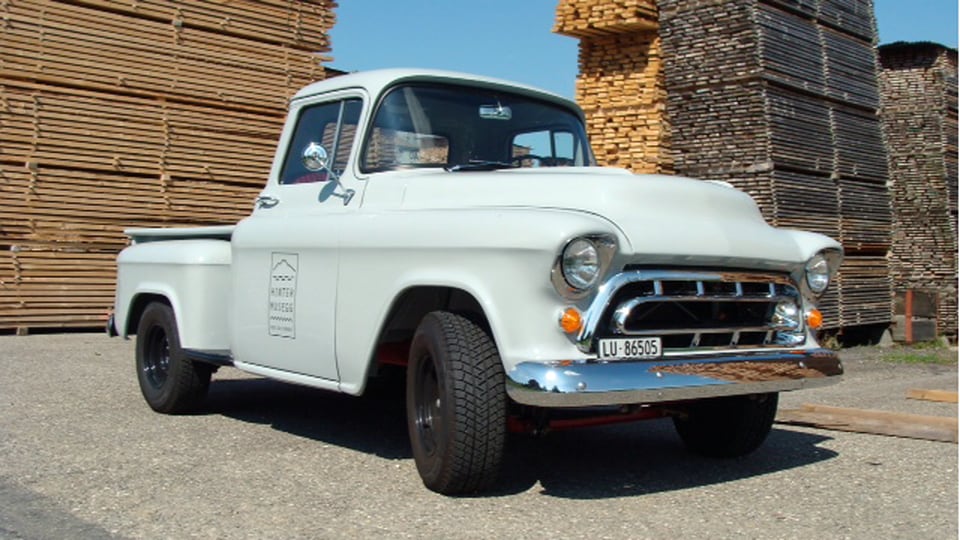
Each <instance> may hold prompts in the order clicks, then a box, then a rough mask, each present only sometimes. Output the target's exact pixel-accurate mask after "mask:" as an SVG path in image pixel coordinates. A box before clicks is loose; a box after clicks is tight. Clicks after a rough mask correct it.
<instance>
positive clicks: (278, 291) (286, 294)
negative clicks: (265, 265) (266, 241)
mask: <svg viewBox="0 0 960 540" xmlns="http://www.w3.org/2000/svg"><path fill="white" fill-rule="evenodd" d="M299 263H300V261H299V255H297V254H296V253H271V254H270V305H269V309H268V317H269V319H268V320H267V328H268V329H269V330H268V331H269V333H270V335H271V336H277V337H285V338H296V334H295V332H294V330H295V328H296V324H295V323H296V321H295V319H296V313H297V268H298V266H299Z"/></svg>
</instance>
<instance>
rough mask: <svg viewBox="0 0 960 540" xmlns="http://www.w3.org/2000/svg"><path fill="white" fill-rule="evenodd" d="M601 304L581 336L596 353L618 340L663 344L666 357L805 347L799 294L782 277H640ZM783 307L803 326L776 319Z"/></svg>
mask: <svg viewBox="0 0 960 540" xmlns="http://www.w3.org/2000/svg"><path fill="white" fill-rule="evenodd" d="M596 300H597V302H595V303H594V305H593V307H592V308H591V311H592V313H591V314H590V315H592V317H588V321H587V322H588V324H592V325H593V326H592V327H590V330H588V331H587V332H586V333H585V336H584V337H587V338H589V342H590V348H591V349H593V348H594V347H595V341H596V339H597V338H615V337H659V338H661V340H662V343H663V349H664V351H665V352H666V353H670V352H681V351H697V350H711V349H737V348H762V347H782V346H787V345H789V346H794V345H798V344H800V343H802V342H803V335H804V333H803V328H802V326H803V324H802V317H801V315H800V312H801V300H800V292H799V290H798V289H797V287H796V286H795V285H793V283H792V282H791V281H790V279H789V277H788V276H785V275H777V274H755V273H743V272H684V271H655V270H635V271H629V272H624V273H622V274H619V275H617V276H615V277H614V279H612V280H611V281H610V282H609V283H608V284H607V285H606V287H605V290H603V291H601V293H600V294H599V295H598V298H597V299H596ZM598 303H599V304H600V305H598ZM778 304H783V306H781V307H782V308H783V307H784V306H785V307H786V308H787V309H790V308H791V306H795V309H796V313H797V319H798V320H800V321H801V322H800V323H799V325H798V324H790V323H789V321H784V320H783V317H778V316H777V306H778ZM601 306H602V308H601ZM591 318H592V319H593V320H590V319H591ZM581 344H586V342H585V341H583V340H581Z"/></svg>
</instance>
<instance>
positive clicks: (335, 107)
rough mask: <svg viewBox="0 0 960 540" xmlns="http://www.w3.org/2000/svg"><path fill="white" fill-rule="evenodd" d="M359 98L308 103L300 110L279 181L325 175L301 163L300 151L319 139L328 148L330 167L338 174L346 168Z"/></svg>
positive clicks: (300, 181) (319, 179) (300, 180)
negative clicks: (309, 105) (308, 104)
mask: <svg viewBox="0 0 960 540" xmlns="http://www.w3.org/2000/svg"><path fill="white" fill-rule="evenodd" d="M360 109H361V101H360V100H359V99H347V100H344V101H336V102H333V103H324V104H321V105H313V106H311V107H307V108H305V109H303V110H302V111H301V112H300V117H299V118H298V119H297V127H296V128H294V130H293V139H292V140H291V141H290V146H289V147H288V148H287V155H286V157H285V158H284V161H283V169H282V170H281V172H280V183H281V184H303V183H308V182H322V181H324V180H326V179H327V173H326V172H325V171H320V172H314V171H309V170H307V168H306V167H304V166H303V162H302V160H301V155H302V154H303V150H304V149H305V148H306V147H307V146H309V145H310V143H320V144H322V145H323V147H324V148H326V149H327V153H328V155H329V158H330V168H331V170H333V172H334V173H336V174H337V175H340V174H342V173H343V171H344V170H345V169H346V168H347V162H348V160H349V159H350V147H351V146H352V145H353V138H354V137H355V136H356V134H357V123H358V122H359V120H360Z"/></svg>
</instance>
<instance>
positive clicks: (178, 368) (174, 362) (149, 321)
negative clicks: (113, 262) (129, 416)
mask: <svg viewBox="0 0 960 540" xmlns="http://www.w3.org/2000/svg"><path fill="white" fill-rule="evenodd" d="M136 363H137V381H138V382H139V383H140V392H141V393H143V398H144V399H145V400H146V401H147V404H148V405H150V408H151V409H153V410H155V411H157V412H160V413H166V414H183V413H189V412H193V411H195V410H197V409H198V408H199V406H200V404H201V403H202V402H203V398H204V397H206V395H207V389H209V387H210V374H211V372H212V369H211V368H210V366H207V365H205V364H202V363H195V362H191V361H190V360H188V359H187V358H186V356H185V355H184V353H183V349H181V348H180V335H179V333H178V332H177V320H176V317H174V314H173V309H171V308H170V306H168V305H167V304H164V303H161V302H153V303H151V304H149V305H148V306H147V308H146V309H145V310H144V311H143V316H142V317H140V323H139V324H138V325H137V362H136Z"/></svg>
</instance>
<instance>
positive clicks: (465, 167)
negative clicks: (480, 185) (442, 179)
mask: <svg viewBox="0 0 960 540" xmlns="http://www.w3.org/2000/svg"><path fill="white" fill-rule="evenodd" d="M513 168H516V165H515V164H513V163H507V162H505V161H487V160H480V159H477V160H470V161H469V162H467V163H460V164H457V165H453V166H451V167H444V168H443V170H445V171H447V172H457V171H496V170H499V169H513Z"/></svg>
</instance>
